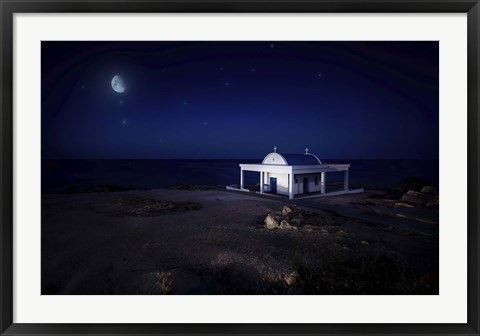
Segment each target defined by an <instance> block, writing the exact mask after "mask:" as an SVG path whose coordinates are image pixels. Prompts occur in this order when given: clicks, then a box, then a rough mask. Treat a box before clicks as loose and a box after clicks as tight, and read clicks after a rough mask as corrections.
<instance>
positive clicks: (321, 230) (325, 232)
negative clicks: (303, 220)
mask: <svg viewBox="0 0 480 336" xmlns="http://www.w3.org/2000/svg"><path fill="white" fill-rule="evenodd" d="M320 232H321V233H324V234H328V230H327V229H323V228H322V229H320Z"/></svg>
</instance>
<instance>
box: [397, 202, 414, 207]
mask: <svg viewBox="0 0 480 336" xmlns="http://www.w3.org/2000/svg"><path fill="white" fill-rule="evenodd" d="M394 207H395V208H413V205H411V204H408V203H404V202H397V203H395V204H394Z"/></svg>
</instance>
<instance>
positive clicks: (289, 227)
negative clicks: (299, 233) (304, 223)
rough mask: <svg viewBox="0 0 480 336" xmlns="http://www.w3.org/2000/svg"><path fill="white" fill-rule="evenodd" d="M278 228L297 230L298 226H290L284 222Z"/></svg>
mask: <svg viewBox="0 0 480 336" xmlns="http://www.w3.org/2000/svg"><path fill="white" fill-rule="evenodd" d="M278 228H279V229H282V230H297V227H296V226H293V225H290V223H289V222H287V221H286V220H282V221H281V223H280V225H279V226H278Z"/></svg>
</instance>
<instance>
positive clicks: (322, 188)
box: [320, 172, 327, 194]
mask: <svg viewBox="0 0 480 336" xmlns="http://www.w3.org/2000/svg"><path fill="white" fill-rule="evenodd" d="M326 184H327V173H325V172H322V174H321V175H320V193H321V194H325V187H326Z"/></svg>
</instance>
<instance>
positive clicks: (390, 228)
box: [41, 189, 438, 295]
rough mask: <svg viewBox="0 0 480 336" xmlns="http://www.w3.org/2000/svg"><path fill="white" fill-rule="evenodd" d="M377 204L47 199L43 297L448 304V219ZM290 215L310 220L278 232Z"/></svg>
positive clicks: (188, 193)
mask: <svg viewBox="0 0 480 336" xmlns="http://www.w3.org/2000/svg"><path fill="white" fill-rule="evenodd" d="M368 196H369V193H364V194H357V195H343V196H336V197H329V198H321V199H313V200H311V199H310V200H298V201H294V202H290V201H288V200H287V199H285V198H278V197H269V196H262V195H255V194H251V193H241V192H228V191H223V190H167V189H165V190H150V191H125V192H110V193H108V192H104V193H85V194H52V195H42V256H41V258H42V294H44V295H45V294H116V295H118V294H435V293H438V208H437V209H427V208H408V209H395V208H393V207H392V203H391V202H390V201H388V200H371V199H370V198H368ZM161 201H165V203H162V202H161ZM172 204H173V205H172ZM287 204H288V205H290V206H291V205H292V204H296V206H297V208H298V209H299V211H303V213H304V214H305V216H304V217H305V221H304V222H303V223H301V224H300V225H299V226H298V228H297V229H295V230H279V229H274V230H268V229H267V228H266V227H265V223H264V219H265V217H266V216H267V214H268V213H275V212H281V211H282V208H283V207H284V205H287ZM150 205H151V206H150ZM155 207H156V208H155ZM294 208H295V207H294ZM152 209H157V210H158V209H160V210H159V211H151V210H152Z"/></svg>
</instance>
